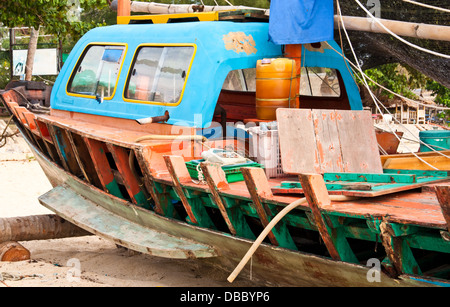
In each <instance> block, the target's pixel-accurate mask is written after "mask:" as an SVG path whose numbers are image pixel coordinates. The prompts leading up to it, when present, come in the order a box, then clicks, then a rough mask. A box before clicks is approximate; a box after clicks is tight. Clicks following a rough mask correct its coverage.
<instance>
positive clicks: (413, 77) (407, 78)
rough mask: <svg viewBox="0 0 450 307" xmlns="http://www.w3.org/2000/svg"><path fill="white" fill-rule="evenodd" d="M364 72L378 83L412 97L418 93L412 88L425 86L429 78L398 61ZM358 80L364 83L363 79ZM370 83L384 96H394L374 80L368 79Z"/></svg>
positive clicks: (375, 90)
mask: <svg viewBox="0 0 450 307" xmlns="http://www.w3.org/2000/svg"><path fill="white" fill-rule="evenodd" d="M364 72H365V74H366V75H367V76H369V77H370V78H371V79H372V80H374V81H375V82H376V83H378V84H380V85H382V86H384V87H386V88H388V89H390V90H391V91H393V92H395V93H397V94H400V95H402V96H405V97H407V98H411V99H416V98H417V95H415V94H414V93H413V92H412V90H413V89H416V88H424V87H425V85H426V83H427V80H428V78H427V77H426V76H425V75H423V74H421V73H420V72H418V71H416V70H414V69H412V68H411V67H408V66H406V65H404V66H402V65H400V64H398V63H390V64H384V65H380V66H378V67H375V68H371V69H367V70H365V71H364ZM358 82H359V83H362V81H358ZM368 83H369V86H370V88H371V89H372V90H373V91H374V92H375V93H376V94H377V95H379V96H381V97H382V98H383V97H384V98H388V99H392V98H394V95H393V94H391V93H389V92H388V91H386V90H384V89H382V88H380V87H379V86H378V85H376V84H375V83H374V82H371V81H368Z"/></svg>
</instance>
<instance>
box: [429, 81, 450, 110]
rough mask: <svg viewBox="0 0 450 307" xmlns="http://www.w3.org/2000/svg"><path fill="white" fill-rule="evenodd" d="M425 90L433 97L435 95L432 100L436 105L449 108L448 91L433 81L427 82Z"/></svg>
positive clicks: (449, 90)
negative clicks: (430, 92)
mask: <svg viewBox="0 0 450 307" xmlns="http://www.w3.org/2000/svg"><path fill="white" fill-rule="evenodd" d="M425 88H426V89H427V90H430V91H432V92H433V95H436V98H435V100H434V101H435V102H436V103H439V104H442V105H445V106H448V107H450V89H448V88H446V87H445V86H443V85H441V84H439V83H437V82H436V81H434V80H428V82H427V84H426V87H425Z"/></svg>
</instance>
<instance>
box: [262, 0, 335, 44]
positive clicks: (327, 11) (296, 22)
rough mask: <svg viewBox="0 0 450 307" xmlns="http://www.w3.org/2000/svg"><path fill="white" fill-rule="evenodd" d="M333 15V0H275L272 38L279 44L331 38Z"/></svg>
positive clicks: (271, 28) (313, 41)
mask: <svg viewBox="0 0 450 307" xmlns="http://www.w3.org/2000/svg"><path fill="white" fill-rule="evenodd" d="M333 15H334V8H333V0H272V1H271V3H270V19H269V39H270V41H272V42H273V43H275V44H277V45H286V44H308V43H316V42H322V41H327V40H332V39H333V37H334V21H333Z"/></svg>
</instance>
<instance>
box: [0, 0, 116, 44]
mask: <svg viewBox="0 0 450 307" xmlns="http://www.w3.org/2000/svg"><path fill="white" fill-rule="evenodd" d="M77 1H78V2H79V3H80V7H81V9H82V10H92V9H101V8H104V7H107V6H108V3H107V1H106V0H77ZM73 2H74V1H69V0H34V1H28V0H15V1H2V2H0V11H1V12H2V14H0V22H1V23H3V25H4V26H5V27H8V28H12V27H19V26H25V27H34V28H35V29H37V28H39V27H43V28H45V32H46V33H48V34H56V35H58V36H60V37H64V36H67V35H71V36H73V37H80V36H81V35H83V34H84V33H86V32H87V31H88V30H89V29H91V28H93V27H95V26H100V25H102V23H101V22H100V23H99V22H97V21H96V20H95V19H90V20H84V21H80V22H72V20H71V19H70V15H69V14H68V11H69V9H70V7H71V5H72V4H73Z"/></svg>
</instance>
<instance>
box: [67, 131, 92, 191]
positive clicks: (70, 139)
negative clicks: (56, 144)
mask: <svg viewBox="0 0 450 307" xmlns="http://www.w3.org/2000/svg"><path fill="white" fill-rule="evenodd" d="M65 133H66V136H67V139H68V140H69V143H70V145H71V146H72V149H73V153H74V155H75V158H76V160H77V162H78V166H79V167H80V170H81V172H82V173H83V176H84V179H85V180H86V181H87V182H89V183H91V184H92V182H91V179H90V177H89V175H88V173H87V171H86V167H85V165H84V163H83V161H82V160H81V158H80V155H79V152H78V148H77V146H76V144H75V142H74V140H73V137H72V133H71V132H70V131H68V130H65Z"/></svg>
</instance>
